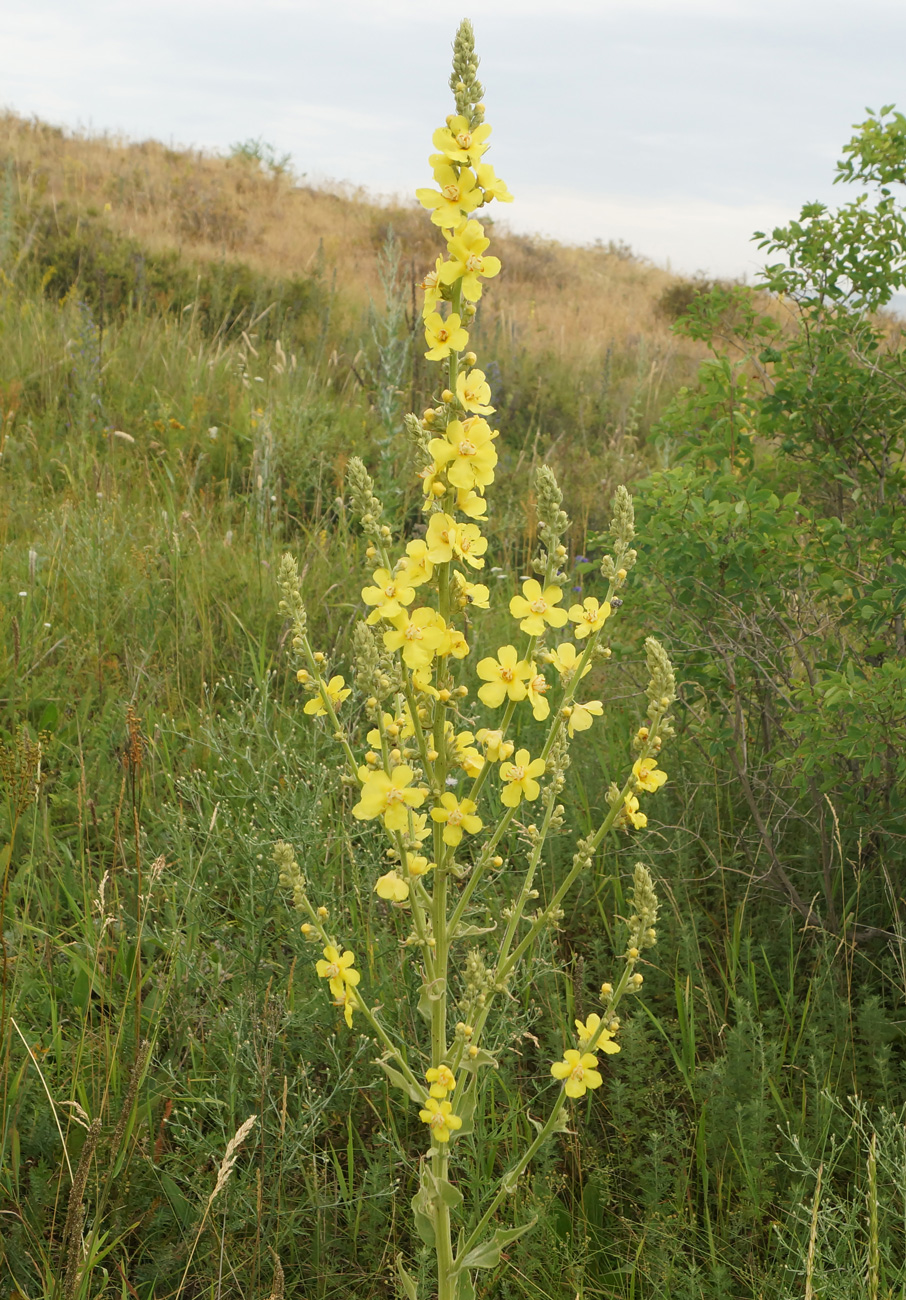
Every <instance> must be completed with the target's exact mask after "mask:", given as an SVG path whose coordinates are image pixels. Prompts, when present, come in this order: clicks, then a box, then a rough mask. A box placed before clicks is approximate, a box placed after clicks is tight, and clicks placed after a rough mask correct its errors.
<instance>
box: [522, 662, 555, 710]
mask: <svg viewBox="0 0 906 1300" xmlns="http://www.w3.org/2000/svg"><path fill="white" fill-rule="evenodd" d="M532 672H533V673H534V674H535V675H534V677H530V678H529V679H528V681H527V683H526V689H527V692H528V699H529V703H530V704H531V706H532V715H533V717H534V719H535V721H536V722H543V721H544V719H545V718H546V717H548V715H549V714H550V711H551V706H550V704H548V702H547V700H546V699H545V696H546V694H547V692H548V691H549V690H550V683H549V682H548V680H547V678H546V677H545V676H544V674H543V673H538V672H535V665H534V664H532Z"/></svg>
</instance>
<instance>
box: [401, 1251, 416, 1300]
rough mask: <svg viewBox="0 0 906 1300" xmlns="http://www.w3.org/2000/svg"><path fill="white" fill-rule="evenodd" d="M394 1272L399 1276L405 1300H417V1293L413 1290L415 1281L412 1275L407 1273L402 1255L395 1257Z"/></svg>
mask: <svg viewBox="0 0 906 1300" xmlns="http://www.w3.org/2000/svg"><path fill="white" fill-rule="evenodd" d="M396 1271H397V1273H398V1274H399V1279H400V1283H401V1284H402V1288H403V1290H404V1291H405V1293H406V1300H418V1291H417V1290H416V1289H415V1279H414V1278H413V1276H412V1274H411V1273H409V1272H407V1270H406V1268H405V1266H404V1264H403V1257H402V1255H397V1257H396Z"/></svg>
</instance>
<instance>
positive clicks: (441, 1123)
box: [418, 1097, 462, 1142]
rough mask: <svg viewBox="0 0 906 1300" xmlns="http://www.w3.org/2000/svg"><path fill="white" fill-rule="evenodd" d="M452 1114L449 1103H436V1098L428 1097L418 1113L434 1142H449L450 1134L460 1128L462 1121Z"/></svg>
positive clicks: (451, 1107)
mask: <svg viewBox="0 0 906 1300" xmlns="http://www.w3.org/2000/svg"><path fill="white" fill-rule="evenodd" d="M452 1112H453V1106H452V1105H451V1103H450V1102H449V1101H438V1100H437V1098H436V1097H428V1099H427V1100H426V1102H425V1105H424V1107H423V1109H422V1110H420V1111H419V1112H418V1117H419V1119H420V1120H423V1121H424V1123H425V1124H427V1125H428V1127H429V1128H430V1130H431V1138H432V1140H433V1141H434V1142H449V1141H450V1133H451V1132H455V1131H456V1129H458V1128H462V1120H461V1119H460V1117H459V1116H458V1115H454V1114H453V1113H452Z"/></svg>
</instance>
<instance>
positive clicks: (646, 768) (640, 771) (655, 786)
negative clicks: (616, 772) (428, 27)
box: [632, 758, 667, 794]
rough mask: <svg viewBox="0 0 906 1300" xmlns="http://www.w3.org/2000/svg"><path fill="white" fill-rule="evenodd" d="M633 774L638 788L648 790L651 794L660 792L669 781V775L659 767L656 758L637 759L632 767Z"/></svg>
mask: <svg viewBox="0 0 906 1300" xmlns="http://www.w3.org/2000/svg"><path fill="white" fill-rule="evenodd" d="M632 772H633V775H634V776H635V779H636V786H637V788H638V789H639V790H647V791H648V793H649V794H654V792H655V791H656V790H660V788H661V786H662V785H664V784H665V783H666V780H667V773H666V772H662V771H661V769H660V768H659V767H658V765H657V759H656V758H637V759H636V761H635V762H634V763H633V765H632Z"/></svg>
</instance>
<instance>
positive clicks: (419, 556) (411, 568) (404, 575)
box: [397, 537, 434, 587]
mask: <svg viewBox="0 0 906 1300" xmlns="http://www.w3.org/2000/svg"><path fill="white" fill-rule="evenodd" d="M433 572H434V565H433V564H432V563H431V561H430V560H429V559H428V546H427V543H426V542H424V541H423V540H422V539H421V538H420V537H419V538H417V539H416V540H415V541H413V542H410V543H409V545H408V546H407V547H406V560H405V563H404V564H403V566H402V567H401V568H400V570H399V572H398V573H397V581H398V582H405V583H407V584H408V585H409V586H410V587H420V586H421V585H422V583H423V582H429V581H430V579H431V575H432V574H433Z"/></svg>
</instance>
